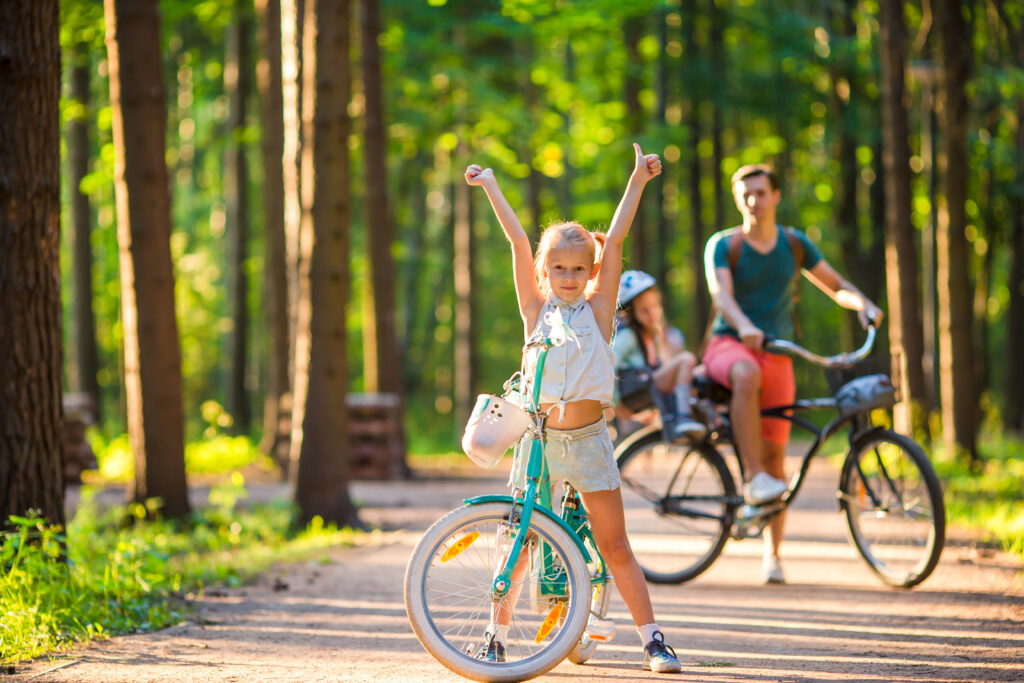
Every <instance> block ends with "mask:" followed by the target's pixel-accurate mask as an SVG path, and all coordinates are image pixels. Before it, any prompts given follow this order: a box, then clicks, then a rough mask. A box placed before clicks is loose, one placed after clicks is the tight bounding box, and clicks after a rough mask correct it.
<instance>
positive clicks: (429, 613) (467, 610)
mask: <svg viewBox="0 0 1024 683" xmlns="http://www.w3.org/2000/svg"><path fill="white" fill-rule="evenodd" d="M512 510H513V508H512V506H511V505H510V504H509V503H502V502H493V503H481V504H478V505H467V506H465V507H461V508H458V509H456V510H453V511H452V512H449V513H448V514H447V515H445V516H444V517H442V518H441V519H439V520H438V521H437V522H435V523H434V525H433V526H431V527H430V528H429V529H427V531H426V533H425V534H424V535H423V538H422V539H421V540H420V542H419V543H418V544H417V546H416V548H415V550H414V551H413V554H412V557H410V558H409V564H408V566H407V567H406V572H405V608H406V612H407V613H408V615H409V621H410V622H411V623H412V627H413V631H415V633H416V637H417V638H419V641H420V643H422V644H423V647H424V648H426V650H427V651H428V652H429V653H430V654H431V655H433V656H434V658H436V659H437V660H438V661H439V662H441V664H443V665H444V666H446V667H448V668H449V669H451V670H452V671H454V672H455V673H457V674H459V675H460V676H464V677H466V678H471V679H473V680H477V681H522V680H526V679H528V678H533V677H534V676H539V675H540V674H542V673H544V672H546V671H548V670H549V669H551V668H553V667H554V666H556V665H557V664H558V663H559V662H561V661H562V660H563V659H565V658H566V656H567V655H568V654H569V652H570V650H572V649H573V648H574V647H575V646H576V645H577V643H579V640H580V636H582V634H583V629H584V628H585V627H586V625H587V615H588V614H589V613H590V599H591V593H590V574H589V572H588V570H587V564H586V562H585V561H584V559H583V554H582V553H581V552H580V550H579V548H578V547H577V546H576V542H575V541H574V539H573V538H572V537H571V536H570V535H569V533H568V532H566V531H565V530H564V529H563V528H562V527H561V526H559V525H558V524H557V523H556V522H554V521H553V520H551V519H549V518H548V517H545V516H544V515H542V514H540V513H539V512H535V513H534V515H533V518H532V519H531V522H530V541H529V543H528V545H527V547H525V548H524V549H523V552H522V554H521V557H522V558H524V559H523V563H524V564H523V565H522V566H523V568H524V570H523V571H521V572H517V574H519V575H520V576H521V578H520V579H519V580H518V581H514V582H513V584H514V585H513V586H512V588H511V589H510V590H509V592H508V593H507V594H506V597H505V598H501V597H500V596H497V595H496V594H495V592H494V590H493V586H492V584H493V582H494V577H495V575H496V574H497V572H498V571H500V569H501V567H502V566H503V565H504V563H505V560H506V558H507V556H508V551H509V548H510V547H511V545H512V541H513V539H514V538H515V535H516V532H517V530H518V528H519V523H518V521H517V520H515V519H511V520H510V513H511V512H512ZM527 564H528V565H530V568H529V569H526V565H527ZM520 594H523V595H522V597H523V598H524V599H523V600H521V601H519V602H520V604H519V607H518V609H516V605H515V602H516V598H517V597H518V596H519V595H520ZM499 610H510V611H511V612H512V617H511V623H510V624H509V632H508V639H507V640H506V641H505V642H504V643H503V644H502V645H503V647H504V653H503V655H502V656H501V657H498V659H503V660H504V661H487V660H484V659H479V658H477V655H478V653H480V651H481V649H486V647H487V643H488V640H487V638H486V636H485V633H486V632H487V627H488V625H489V624H490V623H491V622H492V619H493V618H494V617H493V616H492V614H496V613H497V612H498V611H499Z"/></svg>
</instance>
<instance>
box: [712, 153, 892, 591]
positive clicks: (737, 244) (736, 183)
mask: <svg viewBox="0 0 1024 683" xmlns="http://www.w3.org/2000/svg"><path fill="white" fill-rule="evenodd" d="M731 183H732V191H733V199H734V200H735V202H736V208H738V209H739V211H740V213H741V214H742V216H743V224H742V225H740V226H737V227H732V228H727V229H725V230H722V231H720V232H717V233H715V234H714V235H713V236H712V237H711V239H709V240H708V243H707V245H706V247H705V250H704V270H705V275H706V277H707V282H708V290H709V291H710V292H711V296H712V300H713V303H714V307H715V311H716V313H715V318H714V321H713V323H712V326H711V337H710V339H709V340H708V343H707V345H706V349H705V351H704V356H703V362H704V365H705V366H706V367H707V372H708V375H709V377H710V378H711V379H712V380H714V381H715V382H718V383H719V384H723V385H725V386H727V387H729V388H730V389H731V390H732V399H731V404H730V414H731V416H732V426H733V438H734V440H735V443H736V446H737V448H738V450H739V452H740V456H741V457H742V459H743V468H744V475H745V477H747V481H746V482H745V484H744V486H743V496H744V500H745V502H746V503H747V504H748V505H763V504H765V503H769V502H771V501H773V500H776V499H778V498H779V497H781V496H782V495H783V494H784V493H785V492H786V490H787V485H786V482H785V476H786V475H785V471H784V455H785V448H786V442H787V441H788V440H789V428H790V423H789V422H787V421H786V420H781V419H777V418H766V419H764V420H762V419H761V409H762V408H766V407H772V406H781V405H788V404H790V403H792V401H793V399H794V398H795V396H796V385H795V382H794V379H793V365H792V361H791V360H790V358H789V357H788V356H782V355H779V354H773V353H766V352H765V351H764V350H763V348H762V346H763V343H764V339H765V335H771V336H773V337H781V338H792V336H793V333H794V322H793V312H794V295H795V291H796V286H797V279H798V277H799V273H800V272H802V273H803V274H804V275H805V276H806V277H807V279H808V280H810V281H811V282H812V283H813V284H814V285H815V286H816V287H818V288H819V289H821V290H822V291H823V292H825V293H826V294H828V295H829V296H830V297H831V298H832V299H833V300H834V301H835V302H836V303H837V304H839V305H840V306H842V307H844V308H848V309H851V310H854V311H857V313H858V317H859V319H860V322H861V324H862V325H864V326H865V327H866V326H867V325H868V324H870V323H871V322H872V321H873V322H874V323H875V324H877V321H878V320H880V319H881V315H882V312H881V310H880V309H879V308H878V307H877V306H876V305H875V304H873V303H872V302H871V301H870V300H868V298H867V297H866V296H864V294H863V293H862V292H861V291H860V290H859V289H857V288H856V287H854V286H853V285H852V284H851V283H850V282H849V281H847V280H846V279H845V278H843V277H842V276H841V275H839V273H837V272H836V271H835V269H833V268H832V266H830V265H829V264H828V263H827V262H826V261H825V259H824V258H823V257H822V254H821V251H820V250H819V249H818V247H817V246H816V245H815V244H814V243H813V242H811V241H810V240H809V239H808V238H807V236H806V235H804V233H803V232H802V231H798V230H794V229H793V228H785V227H782V226H779V225H777V224H776V222H775V214H776V208H777V207H778V205H779V201H780V200H781V192H780V190H779V184H778V179H777V177H776V176H775V173H774V171H773V170H772V169H771V167H769V166H767V165H765V164H752V165H747V166H743V167H741V168H740V169H738V170H737V171H736V172H735V173H734V174H733V176H732V180H731ZM784 524H785V511H782V512H779V513H778V514H777V515H775V517H774V518H773V519H772V521H771V524H770V525H769V527H768V533H767V534H766V536H765V546H764V564H763V567H762V571H763V578H764V581H765V582H766V583H784V582H785V575H784V574H783V571H782V564H781V562H780V560H779V547H780V545H781V543H782V534H783V526H784Z"/></svg>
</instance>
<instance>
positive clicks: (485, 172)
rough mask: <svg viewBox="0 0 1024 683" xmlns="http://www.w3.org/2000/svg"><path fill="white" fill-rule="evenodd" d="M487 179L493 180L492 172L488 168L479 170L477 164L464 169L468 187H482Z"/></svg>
mask: <svg viewBox="0 0 1024 683" xmlns="http://www.w3.org/2000/svg"><path fill="white" fill-rule="evenodd" d="M488 178H490V179H492V180H493V179H494V171H492V170H491V169H489V168H480V166H479V165H477V164H470V165H469V166H468V167H467V168H466V182H467V183H469V184H470V185H483V184H484V181H485V180H487V179H488Z"/></svg>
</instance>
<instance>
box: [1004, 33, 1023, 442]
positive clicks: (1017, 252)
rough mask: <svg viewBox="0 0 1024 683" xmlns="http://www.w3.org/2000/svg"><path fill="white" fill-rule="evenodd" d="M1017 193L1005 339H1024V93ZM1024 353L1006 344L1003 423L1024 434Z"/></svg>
mask: <svg viewBox="0 0 1024 683" xmlns="http://www.w3.org/2000/svg"><path fill="white" fill-rule="evenodd" d="M1015 47H1016V50H1017V65H1018V66H1019V65H1021V64H1024V24H1022V25H1021V26H1020V27H1019V29H1018V34H1017V41H1016V43H1015ZM1015 147H1016V151H1017V182H1016V185H1017V194H1016V196H1015V197H1014V198H1013V199H1012V200H1011V203H1010V205H1011V206H1012V207H1013V209H1014V211H1013V219H1012V223H1011V226H1010V237H1009V246H1010V250H1009V251H1010V255H1009V258H1010V279H1009V290H1010V300H1009V303H1008V305H1007V312H1006V338H1007V339H1009V340H1014V339H1016V340H1018V343H1019V340H1021V339H1024V188H1022V186H1021V185H1022V183H1024V94H1021V93H1018V96H1017V131H1016V145H1015ZM1021 377H1024V354H1022V353H1021V352H1020V347H1019V346H1017V344H1013V343H1008V344H1007V345H1006V402H1005V405H1004V409H1003V424H1005V425H1006V428H1007V429H1008V430H1010V431H1012V432H1016V433H1017V434H1018V435H1024V382H1021V381H1020V378H1021Z"/></svg>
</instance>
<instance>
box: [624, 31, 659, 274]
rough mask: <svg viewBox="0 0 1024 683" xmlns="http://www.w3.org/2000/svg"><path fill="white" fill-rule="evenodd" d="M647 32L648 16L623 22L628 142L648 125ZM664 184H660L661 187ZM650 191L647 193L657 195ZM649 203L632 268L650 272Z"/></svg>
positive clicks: (643, 208) (637, 227) (640, 215)
mask: <svg viewBox="0 0 1024 683" xmlns="http://www.w3.org/2000/svg"><path fill="white" fill-rule="evenodd" d="M643 33H644V17H627V18H626V20H625V23H624V25H623V38H624V41H625V48H626V74H625V81H624V84H623V86H624V88H623V96H622V100H623V103H624V104H625V105H626V130H627V131H628V134H629V140H628V142H631V143H632V142H633V141H635V140H636V139H637V138H638V137H639V136H640V134H641V133H642V132H643V128H644V110H643V107H642V106H641V104H640V90H641V88H643V70H644V65H643V61H642V60H641V58H640V39H641V38H642V37H643ZM660 185H661V183H660V182H659V183H657V187H658V188H659V189H660ZM656 194H658V193H655V192H653V188H652V191H651V192H648V194H647V196H656ZM647 204H648V202H646V201H644V200H643V199H642V198H641V200H640V205H639V206H637V209H636V216H635V217H634V218H633V227H632V228H631V229H630V231H629V243H630V255H631V257H632V258H631V259H630V262H631V267H634V268H639V269H640V270H644V271H647V272H652V271H653V270H654V268H653V265H654V258H653V254H654V251H655V249H654V246H653V245H652V244H651V243H650V242H651V240H650V235H648V234H647V232H648V228H647V218H646V214H647Z"/></svg>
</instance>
